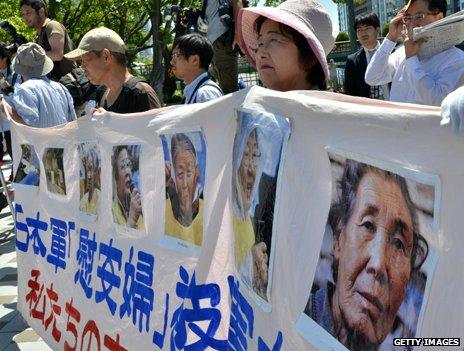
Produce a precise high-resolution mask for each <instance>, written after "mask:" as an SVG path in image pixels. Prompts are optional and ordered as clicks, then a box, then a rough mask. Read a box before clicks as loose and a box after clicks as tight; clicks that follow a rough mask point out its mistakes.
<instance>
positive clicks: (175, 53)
mask: <svg viewBox="0 0 464 351" xmlns="http://www.w3.org/2000/svg"><path fill="white" fill-rule="evenodd" d="M171 56H172V59H173V60H174V59H176V58H178V57H181V56H184V55H182V54H181V53H180V52H173V53H172V55H171Z"/></svg>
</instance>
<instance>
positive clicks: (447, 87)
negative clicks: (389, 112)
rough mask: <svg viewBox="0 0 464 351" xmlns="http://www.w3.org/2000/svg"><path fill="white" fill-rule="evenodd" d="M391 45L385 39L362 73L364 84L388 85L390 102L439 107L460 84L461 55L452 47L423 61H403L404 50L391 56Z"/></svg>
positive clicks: (463, 54) (463, 57)
mask: <svg viewBox="0 0 464 351" xmlns="http://www.w3.org/2000/svg"><path fill="white" fill-rule="evenodd" d="M394 47H395V43H394V42H392V41H391V40H388V39H387V38H385V40H384V41H383V43H382V45H380V48H379V49H378V50H377V51H376V53H375V54H374V56H373V57H372V59H371V61H370V63H369V65H368V66H367V69H366V76H365V79H366V83H367V84H369V85H382V84H387V83H389V82H392V86H391V91H390V101H397V102H409V103H415V104H423V105H434V106H440V104H441V102H442V101H443V99H444V98H445V97H446V96H447V95H448V94H449V93H450V92H452V91H453V90H455V89H456V88H458V87H459V86H461V85H462V84H463V83H464V52H463V51H462V50H460V49H458V48H456V47H452V48H450V49H448V50H445V51H443V52H440V53H439V54H436V55H434V56H432V57H430V58H428V59H426V60H423V61H419V59H418V57H417V56H413V57H410V58H408V59H406V54H405V49H404V46H402V47H400V48H398V49H397V50H396V51H395V52H393V53H392V51H393V49H394Z"/></svg>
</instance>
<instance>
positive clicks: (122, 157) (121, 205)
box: [113, 145, 144, 230]
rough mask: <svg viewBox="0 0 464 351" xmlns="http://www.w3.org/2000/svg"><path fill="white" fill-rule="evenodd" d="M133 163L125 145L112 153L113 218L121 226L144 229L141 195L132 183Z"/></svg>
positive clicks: (116, 148)
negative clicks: (113, 184)
mask: <svg viewBox="0 0 464 351" xmlns="http://www.w3.org/2000/svg"><path fill="white" fill-rule="evenodd" d="M133 171H134V170H133V162H132V160H131V155H130V153H129V149H128V146H127V145H119V146H117V147H115V148H114V153H113V177H114V183H115V187H114V189H115V190H114V191H113V217H114V221H115V222H116V223H117V224H119V225H122V226H126V227H129V228H134V229H139V230H140V229H144V222H143V214H142V195H141V194H140V190H139V189H138V186H137V185H136V184H135V182H134V177H133Z"/></svg>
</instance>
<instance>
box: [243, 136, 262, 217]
mask: <svg viewBox="0 0 464 351" xmlns="http://www.w3.org/2000/svg"><path fill="white" fill-rule="evenodd" d="M260 157H261V152H260V151H259V147H258V141H257V138H256V129H255V130H253V131H252V132H251V133H250V134H249V135H248V139H247V143H246V145H245V150H244V151H243V156H242V160H241V161H240V166H239V168H238V176H239V183H240V195H241V197H242V203H243V207H244V212H245V213H246V212H248V209H249V208H250V206H251V201H252V195H253V187H254V185H255V179H256V170H257V169H258V162H259V158H260Z"/></svg>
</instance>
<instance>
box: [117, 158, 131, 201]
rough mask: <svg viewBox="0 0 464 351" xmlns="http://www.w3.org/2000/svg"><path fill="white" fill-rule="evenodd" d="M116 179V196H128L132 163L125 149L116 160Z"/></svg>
mask: <svg viewBox="0 0 464 351" xmlns="http://www.w3.org/2000/svg"><path fill="white" fill-rule="evenodd" d="M117 171H118V173H117V179H116V185H117V189H118V196H119V197H123V196H130V193H131V184H132V162H131V160H130V157H129V153H128V152H127V149H122V150H121V151H120V152H119V155H118V158H117Z"/></svg>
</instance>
